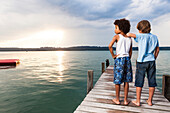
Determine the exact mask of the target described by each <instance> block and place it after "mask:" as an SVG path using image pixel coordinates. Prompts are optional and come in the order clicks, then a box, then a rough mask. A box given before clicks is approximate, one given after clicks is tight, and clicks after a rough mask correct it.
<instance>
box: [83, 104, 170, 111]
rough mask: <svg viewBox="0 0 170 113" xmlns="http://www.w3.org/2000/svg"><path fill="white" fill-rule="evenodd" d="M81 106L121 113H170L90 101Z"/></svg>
mask: <svg viewBox="0 0 170 113" xmlns="http://www.w3.org/2000/svg"><path fill="white" fill-rule="evenodd" d="M81 105H84V106H91V107H92V106H93V107H99V108H107V109H113V110H121V111H130V112H142V113H151V112H153V113H160V112H163V113H169V112H168V111H166V110H159V111H158V110H154V109H146V108H142V107H130V106H121V105H113V104H105V103H96V102H90V101H83V102H82V103H81Z"/></svg>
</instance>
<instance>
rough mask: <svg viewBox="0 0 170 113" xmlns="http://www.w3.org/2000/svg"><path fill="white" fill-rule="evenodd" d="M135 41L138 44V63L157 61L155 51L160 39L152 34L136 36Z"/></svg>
mask: <svg viewBox="0 0 170 113" xmlns="http://www.w3.org/2000/svg"><path fill="white" fill-rule="evenodd" d="M135 41H136V42H138V46H139V47H138V49H139V53H138V59H137V61H138V62H147V61H155V57H154V51H155V48H156V47H158V46H159V43H158V38H157V36H156V35H153V34H151V33H140V34H136V38H135Z"/></svg>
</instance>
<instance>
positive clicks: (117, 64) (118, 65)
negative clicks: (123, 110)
mask: <svg viewBox="0 0 170 113" xmlns="http://www.w3.org/2000/svg"><path fill="white" fill-rule="evenodd" d="M122 64H123V59H122V58H116V59H115V61H114V83H115V89H116V98H115V99H113V102H114V103H115V104H120V101H119V95H120V84H121V83H122V79H123V71H122V69H123V65H122Z"/></svg>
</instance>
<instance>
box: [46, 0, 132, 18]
mask: <svg viewBox="0 0 170 113" xmlns="http://www.w3.org/2000/svg"><path fill="white" fill-rule="evenodd" d="M50 1H51V2H49V3H51V6H53V7H60V9H61V10H62V11H64V12H67V13H68V14H69V15H72V16H76V17H80V18H83V19H85V20H100V19H106V18H109V19H113V18H117V17H120V16H119V13H120V12H121V11H123V10H125V9H126V7H127V6H128V4H129V3H130V1H124V0H97V1H96V0H68V1H63V0H58V1H53V0H50Z"/></svg>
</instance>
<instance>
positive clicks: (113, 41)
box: [109, 35, 118, 59]
mask: <svg viewBox="0 0 170 113" xmlns="http://www.w3.org/2000/svg"><path fill="white" fill-rule="evenodd" d="M117 38H118V35H115V36H114V37H113V39H112V41H111V42H110V44H109V50H110V53H111V55H112V57H113V59H115V58H116V57H117V56H118V55H115V54H114V53H113V48H112V46H113V44H114V43H115V42H116V41H117Z"/></svg>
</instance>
